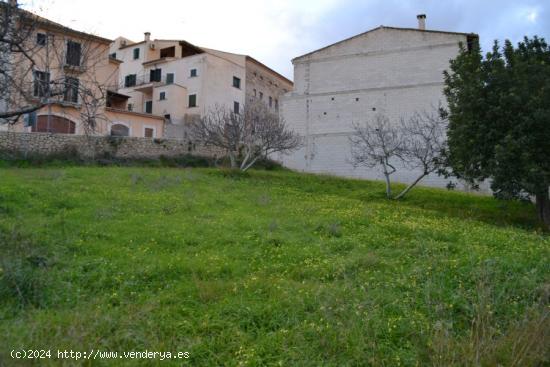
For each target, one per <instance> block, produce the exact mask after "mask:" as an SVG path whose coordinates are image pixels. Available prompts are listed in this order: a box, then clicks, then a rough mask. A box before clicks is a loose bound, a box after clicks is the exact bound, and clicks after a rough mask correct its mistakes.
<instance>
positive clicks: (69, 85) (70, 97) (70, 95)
mask: <svg viewBox="0 0 550 367" xmlns="http://www.w3.org/2000/svg"><path fill="white" fill-rule="evenodd" d="M79 84H80V83H79V81H78V79H76V78H71V77H66V78H65V92H64V93H63V100H64V101H65V102H72V103H78V87H79Z"/></svg>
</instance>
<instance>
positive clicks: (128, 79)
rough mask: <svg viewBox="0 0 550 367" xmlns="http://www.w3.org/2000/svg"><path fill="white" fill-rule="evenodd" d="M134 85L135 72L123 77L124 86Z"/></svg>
mask: <svg viewBox="0 0 550 367" xmlns="http://www.w3.org/2000/svg"><path fill="white" fill-rule="evenodd" d="M135 85H136V74H130V75H126V77H125V78H124V87H126V88H129V87H135Z"/></svg>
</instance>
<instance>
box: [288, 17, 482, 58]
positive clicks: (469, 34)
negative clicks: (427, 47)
mask: <svg viewBox="0 0 550 367" xmlns="http://www.w3.org/2000/svg"><path fill="white" fill-rule="evenodd" d="M380 29H392V30H397V31H416V32H424V33H444V34H456V35H462V36H475V37H479V36H478V35H477V34H476V33H462V32H448V31H438V30H433V29H418V28H400V27H385V26H383V25H381V26H379V27H376V28H373V29H371V30H368V31H366V32H363V33H360V34H358V35H355V36H353V37H349V38H346V39H344V40H341V41H338V42H335V43H333V44H330V45H328V46H325V47H322V48H320V49H317V50H315V51H311V52H308V53H307V54H303V55H301V56H297V57H295V58H293V59H292V62H294V60H298V59H301V58H303V57H306V56H309V55H312V54H314V53H316V52H319V51H322V50H325V49H327V48H329V47H332V46H335V45H338V44H340V43H344V42H347V41H350V40H352V39H355V38H358V37H361V36H364V35H365V34H367V33H371V32H374V31H377V30H380Z"/></svg>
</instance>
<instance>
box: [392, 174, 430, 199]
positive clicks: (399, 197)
mask: <svg viewBox="0 0 550 367" xmlns="http://www.w3.org/2000/svg"><path fill="white" fill-rule="evenodd" d="M426 175H427V173H423V174H422V175H420V176H418V178H417V179H416V180H414V182H413V183H411V184H410V185H409V186H407V188H406V189H405V190H403V191H401V193H400V194H399V195H397V196H396V197H395V200H399V199H401V198H402V197H403V196H405V195H407V193H408V192H409V191H411V189H412V188H413V187H415V186H416V184H417V183H419V182H420V180H422V179H423V178H424V177H426Z"/></svg>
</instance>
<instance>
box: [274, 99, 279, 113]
mask: <svg viewBox="0 0 550 367" xmlns="http://www.w3.org/2000/svg"><path fill="white" fill-rule="evenodd" d="M275 109H276V110H279V100H278V99H277V98H275Z"/></svg>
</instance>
